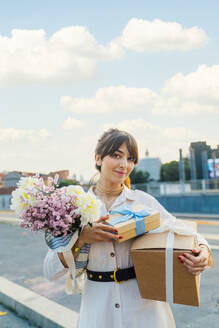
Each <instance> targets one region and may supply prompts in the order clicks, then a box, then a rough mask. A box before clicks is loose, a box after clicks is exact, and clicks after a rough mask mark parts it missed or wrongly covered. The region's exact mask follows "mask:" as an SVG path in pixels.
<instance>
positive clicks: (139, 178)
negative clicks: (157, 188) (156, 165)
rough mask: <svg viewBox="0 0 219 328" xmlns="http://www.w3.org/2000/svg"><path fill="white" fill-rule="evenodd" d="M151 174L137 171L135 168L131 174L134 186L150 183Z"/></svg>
mask: <svg viewBox="0 0 219 328" xmlns="http://www.w3.org/2000/svg"><path fill="white" fill-rule="evenodd" d="M149 176H150V174H149V173H148V172H147V171H137V170H136V169H135V168H134V170H133V171H132V173H131V174H130V179H131V183H132V184H136V183H145V182H148V181H149Z"/></svg>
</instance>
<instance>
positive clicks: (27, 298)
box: [0, 277, 78, 328]
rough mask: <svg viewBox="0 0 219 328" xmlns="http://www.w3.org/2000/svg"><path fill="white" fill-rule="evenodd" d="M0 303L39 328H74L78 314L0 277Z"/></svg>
mask: <svg viewBox="0 0 219 328" xmlns="http://www.w3.org/2000/svg"><path fill="white" fill-rule="evenodd" d="M0 303H2V304H3V305H5V306H6V307H8V308H10V309H12V310H13V311H15V312H16V313H17V314H19V315H20V316H21V317H24V318H26V319H27V320H29V321H30V322H31V323H32V324H34V325H36V326H38V327H40V328H76V327H77V320H78V313H77V312H75V311H72V310H70V309H68V308H66V307H64V306H62V305H60V304H58V303H55V302H53V301H51V300H49V299H47V298H46V297H43V296H40V295H38V294H36V293H34V292H32V291H31V290H29V289H27V288H25V287H22V286H20V285H17V284H15V283H14V282H12V281H10V280H8V279H6V278H3V277H0Z"/></svg>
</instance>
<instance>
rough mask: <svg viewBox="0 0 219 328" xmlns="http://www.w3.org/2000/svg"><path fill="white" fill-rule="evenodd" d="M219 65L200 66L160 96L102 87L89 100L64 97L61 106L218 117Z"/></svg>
mask: <svg viewBox="0 0 219 328" xmlns="http://www.w3.org/2000/svg"><path fill="white" fill-rule="evenodd" d="M218 90H219V65H214V66H211V67H208V66H206V65H202V66H200V67H199V68H198V69H197V70H196V71H195V72H192V73H189V74H187V75H183V74H182V73H178V74H176V75H174V76H173V77H171V78H170V79H168V80H167V81H166V82H164V86H163V88H162V90H161V92H160V93H156V92H154V91H153V90H151V89H149V88H134V87H133V88H131V87H126V86H124V85H120V86H110V87H105V88H100V89H98V90H97V92H96V94H95V95H94V96H93V97H90V98H71V97H69V96H65V97H61V99H60V105H61V108H62V109H64V110H69V111H71V112H73V113H81V114H83V113H90V114H92V113H99V114H105V113H113V112H117V111H118V110H119V111H120V112H121V111H123V112H127V111H129V112H133V111H135V112H148V113H152V114H154V115H158V116H159V115H160V116H162V115H171V116H183V115H187V116H193V117H195V115H208V114H214V115H218V114H219V92H218Z"/></svg>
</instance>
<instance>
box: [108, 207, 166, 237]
mask: <svg viewBox="0 0 219 328" xmlns="http://www.w3.org/2000/svg"><path fill="white" fill-rule="evenodd" d="M144 209H145V205H142V204H138V205H136V206H134V207H133V209H132V210H133V211H134V212H138V211H141V210H144ZM146 210H147V209H146ZM120 217H122V215H121V214H119V213H114V214H110V218H109V219H108V220H107V222H108V223H109V224H111V222H112V221H113V220H114V219H117V218H120ZM113 226H114V227H115V228H116V229H117V230H118V234H120V235H122V236H123V238H122V239H121V240H120V239H119V240H118V242H119V243H122V242H124V241H126V240H128V239H131V238H134V237H136V220H135V219H129V220H127V221H125V222H121V223H117V224H115V225H113ZM159 226H160V213H159V212H155V211H150V215H148V216H145V217H144V232H148V231H150V230H152V229H156V228H158V227H159Z"/></svg>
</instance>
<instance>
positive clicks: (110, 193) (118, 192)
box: [96, 183, 124, 196]
mask: <svg viewBox="0 0 219 328" xmlns="http://www.w3.org/2000/svg"><path fill="white" fill-rule="evenodd" d="M96 189H97V190H98V191H99V192H100V193H101V194H105V195H111V196H118V195H119V194H121V192H122V191H123V189H124V184H122V185H121V187H120V188H119V189H116V190H106V189H104V188H102V187H101V186H100V185H99V183H97V185H96Z"/></svg>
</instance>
